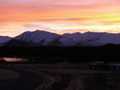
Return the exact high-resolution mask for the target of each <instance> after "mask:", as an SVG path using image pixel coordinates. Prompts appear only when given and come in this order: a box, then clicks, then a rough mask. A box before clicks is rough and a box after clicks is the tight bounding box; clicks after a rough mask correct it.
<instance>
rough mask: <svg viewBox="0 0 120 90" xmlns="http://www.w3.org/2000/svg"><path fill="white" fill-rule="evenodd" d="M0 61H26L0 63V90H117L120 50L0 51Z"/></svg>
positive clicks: (12, 49) (47, 48) (48, 49)
mask: <svg viewBox="0 0 120 90" xmlns="http://www.w3.org/2000/svg"><path fill="white" fill-rule="evenodd" d="M0 57H14V58H23V59H27V62H16V63H5V62H4V61H3V62H1V63H0V90H120V64H119V60H120V46H114V47H113V46H111V45H108V46H104V47H0ZM116 61H117V62H116ZM96 62H97V63H96Z"/></svg>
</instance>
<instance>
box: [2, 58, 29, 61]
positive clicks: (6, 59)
mask: <svg viewBox="0 0 120 90" xmlns="http://www.w3.org/2000/svg"><path fill="white" fill-rule="evenodd" d="M0 61H3V62H25V61H27V59H24V58H16V57H0Z"/></svg>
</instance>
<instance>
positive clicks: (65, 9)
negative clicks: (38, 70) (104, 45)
mask: <svg viewBox="0 0 120 90" xmlns="http://www.w3.org/2000/svg"><path fill="white" fill-rule="evenodd" d="M36 29H40V30H46V31H50V32H55V33H58V34H63V33H73V32H88V31H91V32H110V33H120V0H12V1H11V0H0V35H5V36H6V35H8V36H12V37H13V36H16V35H18V34H20V33H22V32H24V31H28V30H29V31H33V30H36Z"/></svg>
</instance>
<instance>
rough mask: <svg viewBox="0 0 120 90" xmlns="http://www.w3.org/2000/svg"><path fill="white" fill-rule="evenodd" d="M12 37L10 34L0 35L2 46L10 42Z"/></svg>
mask: <svg viewBox="0 0 120 90" xmlns="http://www.w3.org/2000/svg"><path fill="white" fill-rule="evenodd" d="M11 39H12V38H11V37H8V36H0V46H1V45H4V44H5V43H7V42H9V41H10V40H11Z"/></svg>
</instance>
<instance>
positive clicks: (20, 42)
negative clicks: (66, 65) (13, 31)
mask: <svg viewBox="0 0 120 90" xmlns="http://www.w3.org/2000/svg"><path fill="white" fill-rule="evenodd" d="M1 41H2V40H1ZM3 41H4V39H3ZM107 44H113V45H119V44H120V34H112V33H105V32H103V33H100V32H86V33H80V32H76V33H72V34H70V33H65V34H63V35H58V34H56V33H51V32H47V31H44V30H43V31H42V30H36V31H33V32H30V31H26V32H24V33H22V34H20V35H18V36H16V37H14V38H12V39H10V40H8V42H7V43H6V45H8V46H104V45H107Z"/></svg>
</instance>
